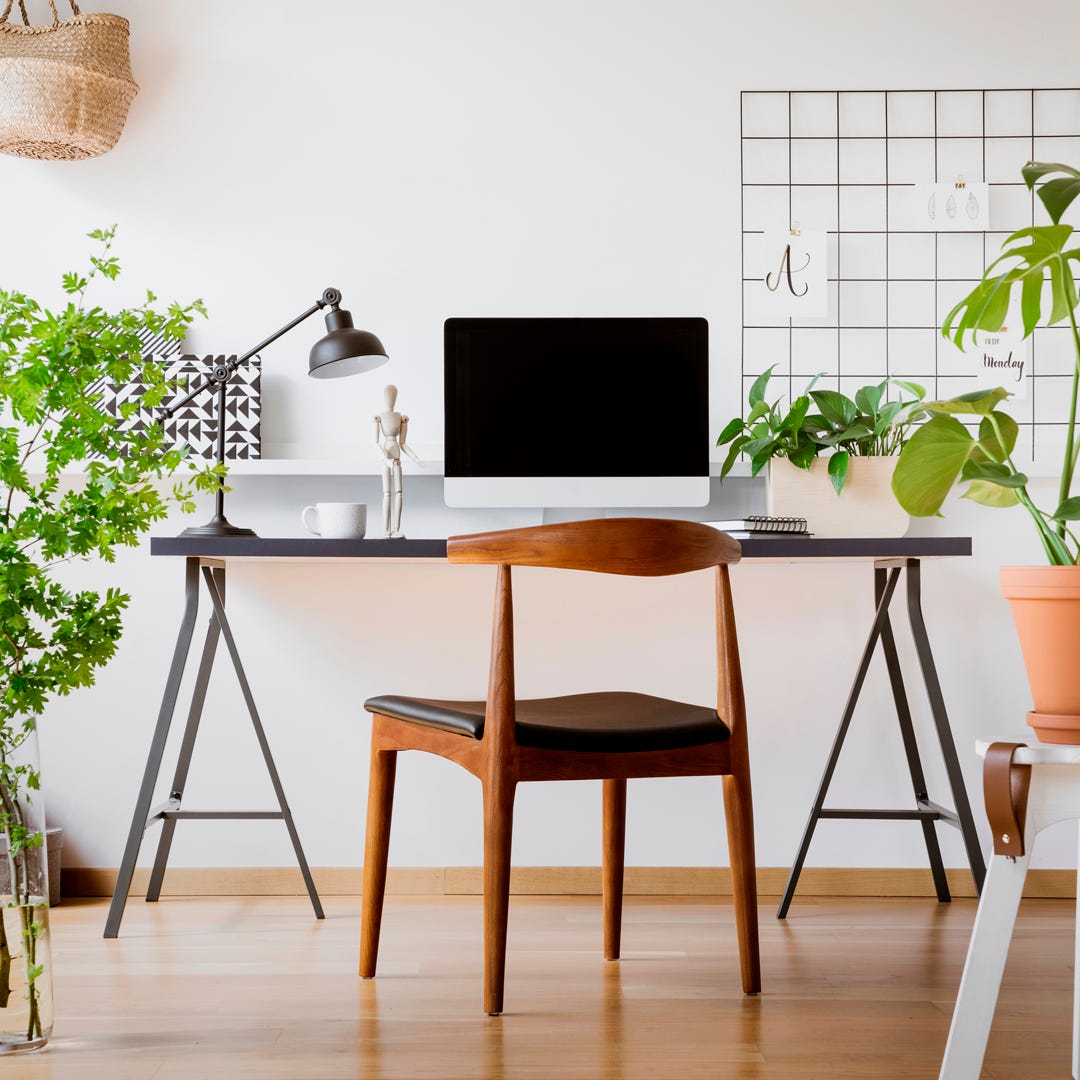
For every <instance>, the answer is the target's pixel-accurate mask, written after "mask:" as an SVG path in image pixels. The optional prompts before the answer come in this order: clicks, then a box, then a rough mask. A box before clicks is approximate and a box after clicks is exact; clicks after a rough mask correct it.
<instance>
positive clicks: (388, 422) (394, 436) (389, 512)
mask: <svg viewBox="0 0 1080 1080" xmlns="http://www.w3.org/2000/svg"><path fill="white" fill-rule="evenodd" d="M396 402H397V387H396V386H387V387H385V388H384V389H383V404H384V405H385V406H386V408H385V409H384V410H383V411H382V412H381V413H379V414H378V415H376V416H375V418H374V423H375V445H376V446H377V447H378V448H379V454H380V455H381V456H382V459H383V529H384V530H385V532H386V535H387V536H388V537H391V538H393V539H396V540H400V539H404V536H405V534H404V533H403V532H402V531H401V504H402V494H401V453H402V451H404V452H405V453H406V454H408V455H409V457H411V458H412V459H413V461H415V462H417V463H419V461H420V459H419V458H418V457H417V456H416V455H415V454H414V453H413V452H412V450H411V449H410V447H409V446H408V445H407V444H406V442H405V435H406V433H407V432H408V430H409V418H408V417H407V416H402V415H401V413H399V412H396V411H395V410H394V405H395V404H396Z"/></svg>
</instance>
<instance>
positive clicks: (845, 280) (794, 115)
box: [740, 89, 1080, 461]
mask: <svg viewBox="0 0 1080 1080" xmlns="http://www.w3.org/2000/svg"><path fill="white" fill-rule="evenodd" d="M740 141H741V173H742V266H743V274H742V279H743V280H742V367H741V375H742V391H743V392H742V400H743V401H744V402H745V400H746V394H747V391H748V390H749V388H750V384H751V383H752V382H753V380H754V378H755V377H756V376H757V375H759V374H760V373H761V372H762V371H764V370H765V369H766V368H767V367H769V366H770V365H771V364H776V369H775V371H774V372H773V380H774V381H773V384H772V385H773V386H774V387H776V388H777V389H779V388H780V387H786V390H787V392H788V394H789V395H791V394H792V392H794V393H796V394H797V393H800V392H801V391H802V390H803V388H804V387H805V385H806V384H807V382H809V380H810V379H811V378H812V377H813V376H814V375H816V374H818V373H819V372H825V373H826V378H825V379H823V380H822V383H823V384H824V385H832V386H835V387H836V388H838V389H839V390H841V391H842V392H843V393H846V394H848V395H849V396H851V395H852V394H854V392H855V390H856V389H858V388H859V387H860V386H864V385H866V384H867V383H874V382H879V381H881V380H882V379H884V378H885V377H887V376H890V377H895V378H902V379H911V380H913V381H915V382H918V383H921V384H922V385H924V386H925V387H926V388H927V391H928V394H929V395H930V396H931V397H951V396H953V395H954V394H961V393H964V392H965V390H969V389H971V388H972V385H973V379H974V376H973V375H971V374H968V373H967V370H968V366H969V365H968V364H967V362H965V358H964V356H963V354H962V353H961V352H960V351H959V350H958V349H957V348H956V347H955V346H954V345H953V344H952V343H951V342H949V341H946V340H945V339H944V338H942V336H941V333H940V326H941V323H942V321H943V319H944V317H945V316H946V315H947V314H948V312H949V311H950V310H951V309H952V307H953V305H954V304H955V303H956V302H957V301H958V300H960V299H961V298H962V297H963V296H965V295H966V294H967V293H968V292H969V291H970V289H971V288H972V286H973V285H974V284H975V283H976V282H977V281H978V280H979V278H980V277H981V276H982V273H983V270H984V269H985V268H986V266H987V265H988V264H989V262H990V261H991V260H992V259H993V258H994V257H996V255H997V254H998V252H999V249H1000V246H1001V242H1002V241H1003V240H1004V239H1005V238H1006V237H1007V236H1008V235H1009V234H1010V233H1012V232H1014V231H1015V230H1017V229H1022V228H1027V227H1029V226H1031V225H1033V224H1048V223H1049V220H1050V219H1049V217H1048V216H1047V214H1046V211H1045V208H1044V207H1043V205H1042V203H1041V202H1039V200H1038V199H1037V198H1036V197H1035V195H1034V194H1033V193H1032V192H1029V191H1028V189H1027V187H1026V185H1025V184H1024V182H1023V179H1022V177H1021V174H1020V170H1021V168H1022V167H1023V165H1024V164H1025V163H1026V162H1028V161H1029V160H1036V161H1057V162H1064V163H1065V164H1069V165H1073V166H1076V167H1080V89H1028V90H1015V89H1003V90H875V91H865V90H858V91H845V90H833V91H802V90H781V91H764V90H760V91H759V90H747V91H743V93H742V95H741V137H740ZM960 178H963V180H964V181H966V182H968V183H976V182H985V183H987V184H988V185H989V220H988V227H987V228H986V229H985V230H983V231H964V232H944V231H934V230H932V229H929V228H925V227H924V228H919V227H917V224H916V227H910V225H911V215H910V212H909V208H910V205H911V200H912V198H913V189H914V186H915V185H916V184H924V183H926V184H929V183H931V182H940V183H949V182H952V181H954V180H958V179H960ZM1076 211H1077V204H1074V205H1073V207H1071V208H1070V211H1069V213H1070V214H1071V215H1072V218H1070V217H1069V216H1067V217H1066V218H1065V219H1064V220H1065V222H1066V223H1069V224H1072V225H1074V226H1077V225H1080V220H1078V218H1077V214H1076ZM924 224H929V223H924ZM795 225H798V227H800V228H802V229H817V230H824V231H825V232H826V233H827V241H828V267H829V270H828V293H829V295H828V314H827V315H826V316H825V317H823V318H782V317H778V316H777V315H775V314H774V313H772V312H771V311H770V310H769V309H768V306H767V305H766V304H765V303H764V297H765V290H764V287H763V284H762V279H761V276H760V274H758V273H756V272H755V271H756V270H757V269H758V267H759V264H760V262H761V257H762V256H761V252H762V249H763V245H764V234H765V231H766V230H772V229H776V228H781V229H787V228H791V227H793V226H795ZM1048 310H1049V306H1048V305H1044V311H1048ZM1029 350H1030V351H1029V353H1028V361H1027V370H1028V372H1029V375H1028V376H1027V378H1028V392H1027V395H1026V398H1024V399H1022V400H1020V399H1013V400H1010V401H1009V402H1008V405H1007V408H1008V411H1009V412H1010V414H1011V415H1012V416H1013V417H1014V418H1015V419H1016V420H1017V421H1018V423H1019V424H1020V432H1021V434H1020V439H1019V442H1018V447H1017V450H1018V453H1019V452H1022V453H1023V454H1024V456H1025V457H1026V456H1027V455H1028V454H1030V455H1031V458H1032V459H1036V458H1037V459H1039V460H1040V461H1042V460H1046V459H1047V458H1048V456H1049V454H1050V453H1051V452H1054V455H1055V456H1056V452H1057V450H1058V449H1059V448H1060V447H1061V446H1062V445H1063V443H1064V429H1065V427H1066V421H1067V415H1066V410H1067V404H1066V402H1067V396H1068V395H1067V391H1068V384H1069V379H1070V377H1071V374H1072V370H1073V364H1074V362H1075V360H1074V351H1073V344H1072V338H1071V332H1070V330H1069V326H1068V322H1065V323H1064V324H1058V325H1057V326H1054V327H1040V328H1039V329H1037V330H1036V331H1035V333H1034V335H1033V336H1032V339H1031V341H1030V344H1029Z"/></svg>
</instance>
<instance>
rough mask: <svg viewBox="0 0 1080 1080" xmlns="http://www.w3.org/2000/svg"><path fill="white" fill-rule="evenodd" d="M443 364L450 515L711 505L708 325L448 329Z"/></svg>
mask: <svg viewBox="0 0 1080 1080" xmlns="http://www.w3.org/2000/svg"><path fill="white" fill-rule="evenodd" d="M444 357H445V364H444V373H445V397H444V402H445V462H446V470H445V472H446V488H445V492H446V501H447V503H448V504H449V505H451V506H530V507H531V506H541V507H546V506H550V507H559V506H598V507H600V506H627V507H630V506H700V505H704V504H705V503H706V502H708V498H709V480H708V477H709V416H708V413H709V405H708V400H709V394H708V389H709V345H708V323H707V322H706V320H705V319H702V318H510V319H507V318H455V319H447V320H446V324H445V353H444Z"/></svg>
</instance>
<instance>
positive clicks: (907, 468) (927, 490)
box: [892, 415, 975, 517]
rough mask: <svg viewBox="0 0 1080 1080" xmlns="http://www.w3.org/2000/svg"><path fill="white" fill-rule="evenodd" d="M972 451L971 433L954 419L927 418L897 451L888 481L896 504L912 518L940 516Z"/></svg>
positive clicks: (973, 444)
mask: <svg viewBox="0 0 1080 1080" xmlns="http://www.w3.org/2000/svg"><path fill="white" fill-rule="evenodd" d="M974 448H975V439H974V438H973V437H972V435H971V432H969V431H968V429H967V428H966V427H964V425H963V424H961V423H960V421H959V420H957V419H956V418H955V417H952V416H945V415H938V416H933V417H931V418H930V419H929V420H928V421H927V422H926V423H925V424H923V426H922V427H920V428H918V429H917V430H916V432H915V434H914V435H912V436H911V438H910V439H909V440H908V442H907V445H906V446H905V447H904V448H903V450H901V451H900V458H899V460H898V461H897V463H896V470H895V471H894V473H893V481H892V488H893V494H894V495H895V496H896V499H897V502H899V503H900V505H901V506H902V507H903V508H904V509H905V510H906V511H907V512H908V513H909V514H911V515H912V516H913V517H930V516H932V515H936V514H938V513H940V511H941V506H942V503H944V502H945V498H946V496H947V495H948V494H949V491H950V490H951V489H952V486H953V484H955V483H956V480H957V478H958V477H959V476H960V471H961V469H963V467H964V465H965V463H966V462H967V460H968V458H969V457H970V456H971V453H972V450H973V449H974Z"/></svg>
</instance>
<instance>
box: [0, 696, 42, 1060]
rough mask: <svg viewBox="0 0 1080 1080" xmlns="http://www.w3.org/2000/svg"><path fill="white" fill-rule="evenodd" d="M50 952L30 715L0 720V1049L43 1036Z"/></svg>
mask: <svg viewBox="0 0 1080 1080" xmlns="http://www.w3.org/2000/svg"><path fill="white" fill-rule="evenodd" d="M51 954H52V948H51V941H50V938H49V861H48V854H47V851H46V847H45V808H44V805H43V803H42V800H41V782H40V769H39V766H38V754H37V732H36V730H35V724H34V719H33V718H32V717H31V718H29V719H27V720H24V721H23V722H22V723H19V724H15V725H11V724H4V723H3V722H2V718H0V1054H17V1053H20V1052H22V1051H26V1050H40V1049H41V1048H42V1047H43V1046H44V1045H45V1044H46V1043H47V1042H48V1041H49V1036H50V1034H52V1024H53V994H52V955H51ZM2 1072H3V1070H2V1069H0V1075H2Z"/></svg>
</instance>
